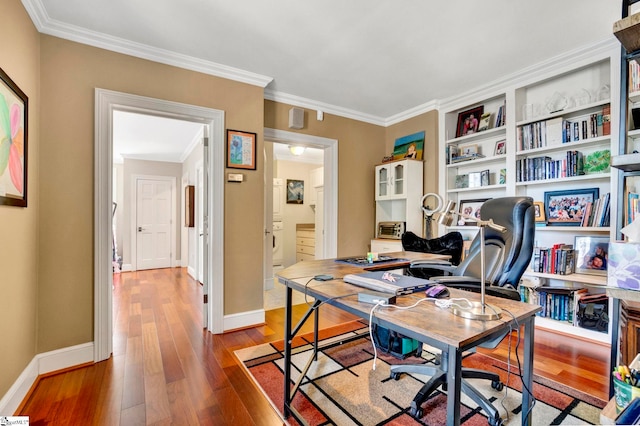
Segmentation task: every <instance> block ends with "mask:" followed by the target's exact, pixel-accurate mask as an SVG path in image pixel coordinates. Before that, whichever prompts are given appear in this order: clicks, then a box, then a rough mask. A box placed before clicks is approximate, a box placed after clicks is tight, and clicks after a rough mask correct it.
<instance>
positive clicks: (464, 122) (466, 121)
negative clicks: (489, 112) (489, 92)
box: [456, 105, 484, 138]
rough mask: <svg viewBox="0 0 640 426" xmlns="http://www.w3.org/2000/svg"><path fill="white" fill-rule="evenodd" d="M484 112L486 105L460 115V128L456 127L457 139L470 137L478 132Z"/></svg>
mask: <svg viewBox="0 0 640 426" xmlns="http://www.w3.org/2000/svg"><path fill="white" fill-rule="evenodd" d="M483 112H484V105H480V106H478V107H475V108H471V109H468V110H466V111H462V112H461V113H459V114H458V126H457V127H456V138H459V137H460V136H465V135H470V134H472V133H476V132H477V131H478V127H479V126H480V118H481V117H482V113H483Z"/></svg>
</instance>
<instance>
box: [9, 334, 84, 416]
mask: <svg viewBox="0 0 640 426" xmlns="http://www.w3.org/2000/svg"><path fill="white" fill-rule="evenodd" d="M88 362H93V342H90V343H84V344H82V345H76V346H71V347H68V348H63V349H57V350H55V351H51V352H45V353H42V354H38V355H36V356H35V357H34V358H33V359H32V360H31V362H30V363H29V365H27V368H25V369H24V371H22V373H21V374H20V376H19V377H18V379H17V380H16V381H15V382H14V383H13V385H12V386H11V387H10V388H9V390H8V391H7V393H6V394H5V395H4V396H3V397H2V399H0V413H2V415H11V414H13V413H15V411H16V410H17V409H18V407H19V406H20V404H21V403H22V401H23V400H24V398H25V397H26V396H27V392H29V389H31V386H33V384H34V383H35V381H36V379H37V378H38V376H39V375H41V374H46V373H51V372H52V371H58V370H63V369H65V368H69V367H73V366H76V365H80V364H86V363H88Z"/></svg>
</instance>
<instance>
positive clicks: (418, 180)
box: [371, 159, 423, 253]
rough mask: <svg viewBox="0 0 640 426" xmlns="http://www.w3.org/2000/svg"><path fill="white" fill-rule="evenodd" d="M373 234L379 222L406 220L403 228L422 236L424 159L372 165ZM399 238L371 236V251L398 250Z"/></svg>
mask: <svg viewBox="0 0 640 426" xmlns="http://www.w3.org/2000/svg"><path fill="white" fill-rule="evenodd" d="M375 174H376V175H375V191H376V193H375V200H376V233H375V235H376V237H377V236H378V235H377V232H378V231H377V226H378V223H379V222H389V221H392V222H395V221H399V222H405V224H406V230H407V231H411V232H414V233H415V234H417V235H422V208H421V207H422V206H421V205H420V200H421V199H422V195H423V192H422V187H423V184H422V182H423V162H422V161H419V160H409V159H407V160H397V161H391V162H388V163H384V164H380V165H377V166H376V168H375ZM401 250H402V244H401V242H400V241H399V240H388V239H387V240H383V239H374V240H372V241H371V251H374V252H378V253H384V252H387V251H401Z"/></svg>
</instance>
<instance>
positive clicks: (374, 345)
mask: <svg viewBox="0 0 640 426" xmlns="http://www.w3.org/2000/svg"><path fill="white" fill-rule="evenodd" d="M382 305H384V302H383V301H379V302H378V303H376V305H375V306H374V307H373V308H371V312H369V338H370V339H371V344H372V345H373V370H375V369H376V360H377V359H378V350H377V349H376V342H375V340H373V312H374V311H375V310H376V308H377V307H378V306H382Z"/></svg>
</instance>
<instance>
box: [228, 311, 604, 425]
mask: <svg viewBox="0 0 640 426" xmlns="http://www.w3.org/2000/svg"><path fill="white" fill-rule="evenodd" d="M320 339H321V342H320V347H321V348H322V350H321V352H320V353H319V356H318V361H317V362H314V363H313V364H312V366H311V368H310V369H309V371H308V373H307V377H306V378H305V380H304V382H303V384H302V385H301V386H300V389H299V391H298V393H297V394H296V397H295V399H294V403H293V405H294V407H295V408H296V410H297V411H298V412H299V413H301V414H302V416H303V417H304V418H305V420H306V422H307V423H309V424H310V425H331V424H333V425H339V426H342V425H385V424H387V425H390V424H393V425H442V424H445V423H446V405H447V402H446V401H447V399H446V398H447V397H446V393H444V392H442V391H441V390H439V391H436V392H434V393H433V394H432V395H431V397H430V399H428V400H427V401H426V402H425V403H424V404H423V405H422V408H423V413H424V414H423V417H422V418H421V419H420V421H417V420H415V419H414V418H413V417H411V416H410V415H409V414H408V407H409V406H410V404H411V400H412V399H413V397H414V395H415V394H416V393H417V391H418V390H419V389H420V387H421V386H422V385H423V384H424V383H425V382H426V381H427V380H428V379H429V376H424V375H409V374H402V376H401V377H400V379H399V380H393V379H390V378H389V367H390V365H395V364H402V363H417V362H419V361H421V360H420V359H419V358H416V357H410V358H407V359H406V360H398V359H396V358H394V357H392V356H389V355H386V354H384V353H380V351H378V359H377V361H376V368H375V370H373V369H372V366H373V359H374V351H373V347H372V345H371V341H370V339H369V331H368V328H367V327H366V326H365V325H363V324H362V323H360V322H357V321H354V322H353V323H348V324H345V325H342V326H340V327H339V328H333V329H328V330H323V331H322V332H321V335H320ZM312 341H313V337H312V336H311V335H305V336H302V337H296V338H295V339H294V341H293V347H294V348H295V349H294V351H293V354H294V355H293V357H292V358H293V366H294V368H292V370H291V374H292V378H293V380H294V381H295V380H297V379H298V377H299V372H300V371H301V369H303V368H304V366H305V364H306V363H307V360H308V359H309V357H310V356H311V354H312V347H311V345H310V343H311V342H312ZM283 350H284V345H283V342H282V341H280V342H276V343H269V344H263V345H258V346H253V347H249V348H245V349H241V350H238V351H236V352H235V354H236V356H237V357H238V359H239V360H240V361H241V363H242V364H243V365H244V367H245V369H246V371H247V372H248V374H249V376H250V377H251V379H252V380H253V381H254V382H255V383H256V384H257V385H258V386H259V387H260V389H261V390H262V392H263V393H264V394H265V395H266V396H267V397H268V399H269V400H270V401H271V403H272V405H273V406H274V408H275V409H276V411H278V412H280V413H282V407H283V381H284V376H283ZM422 357H423V358H424V360H422V361H423V362H427V361H428V360H431V359H433V357H434V355H433V353H432V352H427V351H426V350H425V351H423V354H422ZM521 358H522V357H521ZM463 365H464V366H466V367H471V368H481V369H483V370H490V371H494V372H496V373H498V374H499V375H500V377H501V380H502V381H503V383H505V384H507V386H505V388H504V390H502V391H500V392H498V391H496V390H493V389H492V388H491V386H490V382H489V381H488V380H475V379H474V380H469V382H470V383H471V384H472V385H473V386H475V387H476V388H477V389H479V390H480V391H481V392H482V393H483V394H484V395H485V396H487V397H488V398H489V400H490V401H491V402H492V403H493V405H494V406H495V407H496V408H497V409H498V410H499V412H500V416H501V417H502V419H503V421H504V424H505V425H519V424H521V421H520V416H521V411H520V410H521V393H520V390H521V388H522V383H521V381H520V377H519V376H517V375H516V374H513V373H514V370H515V368H514V366H513V365H512V366H511V371H512V374H511V375H510V377H509V379H508V381H507V367H508V366H507V364H506V363H504V362H502V361H498V360H495V359H493V358H490V357H488V356H486V355H483V354H479V353H474V354H471V355H469V356H467V357H465V358H464V360H463ZM533 394H534V397H535V399H536V402H535V404H534V407H533V413H532V415H533V424H535V425H584V424H598V422H599V416H600V410H601V408H602V407H603V406H604V402H602V401H601V400H599V399H596V398H593V397H590V396H589V395H586V394H584V393H582V392H579V391H576V390H574V389H571V388H567V387H566V386H563V385H561V384H559V383H556V382H552V381H549V380H547V379H544V378H541V377H537V376H534V385H533ZM505 407H506V408H505ZM507 414H508V416H507ZM460 418H461V424H464V425H465V426H473V425H487V418H486V417H485V415H484V412H483V411H481V410H480V409H479V408H478V407H477V406H476V405H475V403H474V402H473V401H471V400H470V399H469V398H468V397H466V396H465V395H464V394H463V395H462V406H461V409H460ZM288 421H289V422H290V424H292V425H294V424H298V423H297V422H296V421H295V420H294V419H293V418H290V419H288Z"/></svg>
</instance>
